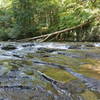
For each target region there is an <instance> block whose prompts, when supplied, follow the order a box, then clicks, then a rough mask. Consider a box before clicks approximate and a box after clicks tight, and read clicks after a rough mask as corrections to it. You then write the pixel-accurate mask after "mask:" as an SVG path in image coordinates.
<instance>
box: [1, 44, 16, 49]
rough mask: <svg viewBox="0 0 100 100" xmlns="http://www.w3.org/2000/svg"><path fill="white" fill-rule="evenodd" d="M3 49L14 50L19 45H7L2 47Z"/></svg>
mask: <svg viewBox="0 0 100 100" xmlns="http://www.w3.org/2000/svg"><path fill="white" fill-rule="evenodd" d="M1 49H2V50H14V49H17V47H16V46H15V45H6V46H3V47H1Z"/></svg>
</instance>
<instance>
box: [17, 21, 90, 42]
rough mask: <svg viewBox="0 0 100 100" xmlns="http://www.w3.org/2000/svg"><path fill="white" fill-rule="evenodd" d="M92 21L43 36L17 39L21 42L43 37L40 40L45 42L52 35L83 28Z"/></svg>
mask: <svg viewBox="0 0 100 100" xmlns="http://www.w3.org/2000/svg"><path fill="white" fill-rule="evenodd" d="M90 23H91V21H90V20H88V21H86V22H84V23H82V24H80V25H77V26H74V27H71V28H67V29H63V30H60V31H56V32H53V33H50V34H46V35H41V36H37V37H32V38H25V39H21V40H17V41H18V42H21V41H25V42H28V41H32V40H37V39H42V41H40V42H45V41H47V40H48V39H49V38H51V37H53V38H54V36H56V35H60V34H61V33H64V32H68V31H72V30H75V29H78V28H83V27H85V26H87V25H89V24H90ZM43 38H44V39H43Z"/></svg>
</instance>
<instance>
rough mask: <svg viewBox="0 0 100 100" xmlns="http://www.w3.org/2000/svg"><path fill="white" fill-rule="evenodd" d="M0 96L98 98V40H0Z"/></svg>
mask: <svg viewBox="0 0 100 100" xmlns="http://www.w3.org/2000/svg"><path fill="white" fill-rule="evenodd" d="M0 100H100V43H53V42H52V43H33V42H32V43H31V42H30V43H18V42H17V43H16V42H1V43H0Z"/></svg>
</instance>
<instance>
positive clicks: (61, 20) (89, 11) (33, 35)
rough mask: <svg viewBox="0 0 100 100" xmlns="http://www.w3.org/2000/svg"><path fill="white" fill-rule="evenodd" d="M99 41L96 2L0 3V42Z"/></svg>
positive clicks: (22, 0)
mask: <svg viewBox="0 0 100 100" xmlns="http://www.w3.org/2000/svg"><path fill="white" fill-rule="evenodd" d="M8 40H9V41H19V40H23V41H30V40H35V41H43V42H44V41H69V42H72V41H76V42H81V41H82V42H84V41H90V42H94V41H95V42H99V41H100V0H0V41H8Z"/></svg>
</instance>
